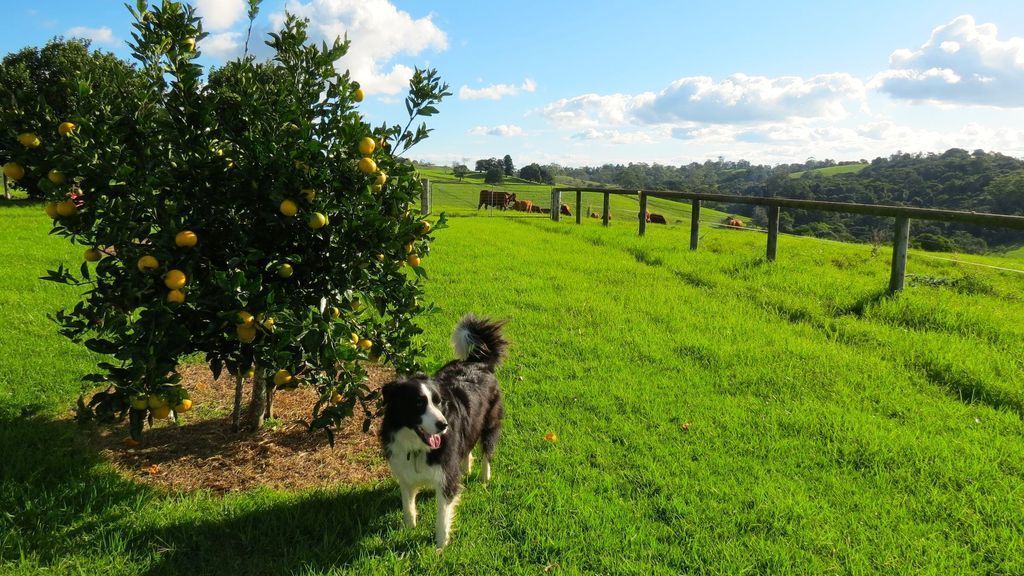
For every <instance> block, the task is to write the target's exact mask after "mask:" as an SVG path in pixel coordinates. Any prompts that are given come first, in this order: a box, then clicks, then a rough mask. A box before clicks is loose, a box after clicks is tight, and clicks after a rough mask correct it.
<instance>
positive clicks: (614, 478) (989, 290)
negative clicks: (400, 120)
mask: <svg viewBox="0 0 1024 576" xmlns="http://www.w3.org/2000/svg"><path fill="white" fill-rule="evenodd" d="M521 186H525V185H521ZM474 189H475V190H477V191H478V190H479V186H478V185H474ZM475 193H476V192H473V194H474V195H475ZM538 193H539V194H541V195H540V196H539V198H540V199H544V198H545V197H546V191H545V189H544V187H540V188H538ZM467 194H468V192H467ZM474 201H475V198H474ZM474 208H475V207H474ZM627 208H628V207H624V208H623V209H624V210H625V209H627ZM634 210H635V208H634ZM469 212H470V211H469V210H468V209H467V210H466V212H465V213H464V214H468V213H469ZM634 213H635V212H634ZM456 215H459V214H456ZM624 218H625V217H624ZM47 229H48V223H47V222H46V220H45V217H44V216H43V215H42V213H41V209H40V208H39V207H38V206H23V205H17V204H15V205H11V204H6V205H0V257H2V258H3V261H4V262H5V264H6V266H5V268H4V269H5V274H3V275H0V321H2V324H3V326H4V327H5V328H6V330H5V331H3V332H0V455H2V463H0V506H2V510H3V513H0V573H4V574H39V573H42V574H79V573H81V574H109V575H115V574H178V573H192V574H343V573H344V574H467V575H476V574H542V573H553V574H679V573H714V574H736V573H771V574H783V573H805V574H821V573H858V574H859V573H886V574H888V573H944V574H945V573H968V572H970V573H1001V574H1019V573H1022V572H1024V513H1022V509H1024V490H1022V489H1021V487H1022V485H1024V427H1022V425H1021V417H1022V415H1024V387H1022V385H1024V377H1022V374H1024V356H1022V354H1021V350H1024V324H1022V322H1021V319H1022V318H1024V275H1021V274H1017V273H1012V272H1004V271H999V270H994V269H987V268H976V267H971V266H967V265H964V264H958V263H953V262H948V261H942V260H935V259H931V258H926V257H924V256H923V255H921V254H918V253H913V252H912V253H911V255H910V259H909V264H908V269H909V272H910V273H911V274H912V276H911V277H910V278H909V286H908V288H907V290H906V291H905V292H904V293H902V294H901V295H900V296H899V297H897V298H888V297H886V296H885V295H884V292H883V289H884V287H885V286H886V283H887V278H888V271H889V250H888V249H887V248H882V249H881V250H879V251H878V253H876V254H873V253H872V248H871V247H870V246H862V245H842V244H837V243H828V242H821V241H816V240H814V239H810V238H792V237H783V238H781V239H780V245H779V261H778V262H776V263H774V264H768V263H766V262H765V261H764V260H763V259H762V258H761V255H762V253H763V242H764V236H763V235H761V234H759V233H756V232H746V231H733V230H718V229H709V228H705V231H704V233H703V236H702V239H701V248H700V250H698V251H697V252H690V251H689V250H687V249H685V246H686V245H687V241H688V224H687V223H685V222H684V223H682V224H679V225H670V226H666V227H651V228H649V229H648V235H647V236H646V237H644V238H638V237H637V236H636V233H635V225H634V223H633V221H632V220H629V221H628V222H620V221H615V222H614V223H613V225H612V226H611V227H610V228H607V229H606V228H603V227H601V226H600V225H599V224H598V223H597V222H596V221H587V222H586V223H585V225H583V226H576V225H575V224H572V223H569V222H565V221H563V222H561V223H554V222H550V221H549V220H546V219H544V218H539V217H537V218H528V217H521V216H520V217H517V216H514V215H513V216H507V217H506V216H498V215H495V213H493V212H491V213H487V215H486V216H481V217H478V218H469V217H458V218H453V219H452V220H451V228H449V229H447V230H443V231H440V232H439V233H438V235H437V238H438V240H437V242H436V244H435V245H434V248H433V249H432V253H431V256H430V257H429V258H428V259H426V260H425V263H424V264H425V267H426V268H427V270H428V272H429V274H430V280H429V282H428V284H427V288H428V294H429V296H430V298H431V299H432V300H433V301H434V302H436V304H437V308H436V309H435V311H434V312H432V313H431V314H430V315H428V316H426V317H424V318H423V319H422V324H423V327H424V329H425V333H424V335H423V337H424V340H425V343H426V344H427V358H426V362H427V364H428V365H430V366H432V367H436V366H438V365H440V364H441V363H443V362H444V361H445V360H446V359H447V358H448V357H449V355H450V351H449V349H448V344H447V339H448V334H449V331H450V329H451V327H452V325H453V324H454V322H455V321H456V319H457V318H458V317H459V316H460V315H461V314H462V313H464V312H466V311H469V310H473V311H476V312H479V313H483V314H488V315H493V316H497V317H502V318H508V319H509V320H510V323H509V325H508V334H509V337H510V339H511V341H512V342H513V346H512V349H511V355H510V357H509V360H508V362H507V363H506V364H505V366H504V367H503V368H502V369H501V370H500V373H499V378H500V379H501V381H502V383H503V386H504V389H505V394H506V404H507V411H508V418H507V421H506V426H505V434H504V437H503V441H502V445H501V446H500V448H499V453H498V457H497V459H496V462H495V479H494V481H493V482H491V483H490V485H488V486H484V485H482V484H480V483H479V482H478V481H477V479H476V477H475V474H474V476H473V477H472V478H470V479H469V481H468V485H467V490H466V492H465V493H464V497H463V500H462V505H461V506H460V508H459V514H458V517H457V519H456V521H455V531H454V540H453V544H452V545H451V546H450V547H449V548H447V549H446V550H445V551H444V553H443V554H440V555H439V554H437V553H435V551H434V548H433V544H432V542H433V539H432V538H433V536H432V534H433V532H432V522H433V519H434V512H433V501H432V499H431V498H425V499H423V498H421V504H420V511H421V514H422V516H421V526H420V527H418V528H416V529H415V530H412V531H406V530H404V529H402V528H401V512H400V510H399V497H398V489H397V486H396V485H395V484H394V483H393V482H392V481H391V480H386V481H383V482H381V483H379V484H372V485H361V486H341V485H334V486H323V487H322V488H321V489H318V490H315V491H307V492H299V493H287V492H278V491H271V490H256V491H252V492H246V493H241V494H232V495H227V496H223V497H222V496H217V495H214V494H211V493H202V492H201V493H164V492H160V491H156V490H153V489H151V488H148V487H145V486H141V485H139V484H136V483H134V482H132V481H131V480H128V479H125V478H123V477H121V476H119V475H117V474H116V473H115V472H114V471H113V470H112V469H111V467H110V466H109V465H107V464H105V463H104V462H103V460H102V459H101V458H100V457H99V456H98V455H97V454H95V453H91V452H89V451H88V450H86V449H85V448H83V443H82V441H81V435H80V432H79V431H78V430H77V429H76V427H75V426H74V425H72V424H69V423H67V421H66V420H61V419H57V418H56V417H55V416H56V415H57V414H59V413H61V412H63V411H65V410H66V409H67V408H68V407H69V406H71V404H72V403H73V401H74V399H75V398H76V396H77V394H78V392H79V386H78V383H77V379H78V377H79V376H80V375H81V374H83V373H84V372H85V371H87V370H88V367H89V365H90V364H91V363H92V362H94V361H95V358H94V357H92V356H91V355H90V354H88V353H86V352H85V351H84V350H83V349H81V348H79V347H77V346H75V345H73V344H71V343H69V342H66V341H65V340H63V339H62V338H61V337H59V336H58V335H57V334H56V330H55V326H54V324H52V323H51V322H50V321H48V320H47V319H46V315H47V314H52V313H53V312H54V311H56V310H57V309H58V308H59V307H61V306H63V305H67V304H69V303H71V302H72V301H73V300H74V297H75V295H74V293H73V291H70V290H67V289H64V288H61V287H58V286H55V285H51V284H46V283H43V282H40V281H38V280H36V278H37V277H38V276H40V275H41V274H42V273H43V272H44V270H45V268H46V267H47V266H52V265H54V264H56V263H57V262H59V261H69V262H72V261H77V260H78V259H79V258H80V254H79V250H77V249H71V248H68V247H67V246H65V244H64V243H63V242H62V241H61V240H59V239H56V238H52V237H48V236H47V235H46V232H47ZM978 259H979V261H981V262H984V263H986V264H989V265H993V266H996V265H1002V266H1007V267H1012V264H1015V263H1014V262H1013V261H1008V260H1005V259H999V258H994V257H985V258H982V257H979V258H978ZM1016 264H1017V265H1018V266H1019V262H1018V263H1016ZM684 424H685V425H687V426H684ZM684 428H688V429H684ZM548 432H554V433H556V434H557V435H558V441H557V442H555V443H549V442H546V441H545V440H544V435H545V434H546V433H548ZM368 441H372V439H369V440H368Z"/></svg>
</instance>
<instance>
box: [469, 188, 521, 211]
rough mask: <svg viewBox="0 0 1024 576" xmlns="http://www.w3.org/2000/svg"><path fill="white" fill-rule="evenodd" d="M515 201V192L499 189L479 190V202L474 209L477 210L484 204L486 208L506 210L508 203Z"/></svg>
mask: <svg viewBox="0 0 1024 576" xmlns="http://www.w3.org/2000/svg"><path fill="white" fill-rule="evenodd" d="M515 201H516V195H515V194H510V193H508V192H502V191H500V190H481V191H480V204H479V205H478V206H477V207H476V209H477V210H479V209H481V208H483V207H484V206H486V207H488V208H501V209H502V210H508V207H509V205H510V204H514V203H515Z"/></svg>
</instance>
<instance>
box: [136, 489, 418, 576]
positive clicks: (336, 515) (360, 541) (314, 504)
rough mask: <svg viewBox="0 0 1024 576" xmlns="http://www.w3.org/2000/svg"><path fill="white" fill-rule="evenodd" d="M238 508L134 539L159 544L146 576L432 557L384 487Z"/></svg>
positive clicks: (280, 570) (394, 494) (286, 570)
mask: <svg viewBox="0 0 1024 576" xmlns="http://www.w3.org/2000/svg"><path fill="white" fill-rule="evenodd" d="M421 500H425V499H423V498H421ZM430 502H432V501H421V503H420V510H421V512H425V511H426V510H427V509H428V508H433V507H432V506H431V504H430ZM246 508H249V509H246V510H244V511H242V512H239V513H229V514H228V516H227V517H226V518H224V517H218V518H211V519H210V520H209V521H207V522H202V523H198V524H197V523H194V522H190V521H186V522H181V523H175V524H171V525H168V526H164V527H161V528H160V529H158V530H155V531H153V532H150V533H147V534H142V535H140V537H141V538H142V539H143V541H144V542H147V543H155V542H159V543H161V545H162V546H164V551H163V552H162V553H161V555H160V558H159V560H158V561H157V562H156V563H155V564H152V565H151V566H150V568H149V570H147V571H146V574H150V575H154V576H156V575H163V574H184V573H194V574H246V575H258V574H268V575H270V574H292V573H295V572H300V571H310V572H321V571H329V570H331V569H339V568H344V567H347V566H350V565H351V564H352V563H353V562H354V561H356V560H357V559H359V558H365V557H367V556H370V557H389V556H395V555H397V556H403V555H407V554H410V553H414V552H415V551H422V550H429V551H431V552H432V551H433V540H432V530H428V528H427V527H425V526H424V525H423V523H421V524H420V527H419V528H417V529H416V530H414V531H404V530H402V529H401V518H400V514H399V513H398V510H399V509H400V504H399V498H398V491H397V489H392V488H391V487H389V486H388V485H378V486H370V487H354V488H348V489H342V490H340V491H335V490H330V491H328V490H319V491H315V492H308V493H305V494H302V495H298V496H294V497H286V498H282V499H280V500H271V501H266V500H262V499H260V501H259V503H258V504H257V505H256V507H255V509H251V508H250V507H248V506H247V507H246ZM421 520H422V521H424V522H426V523H427V524H430V522H429V521H428V519H427V518H421Z"/></svg>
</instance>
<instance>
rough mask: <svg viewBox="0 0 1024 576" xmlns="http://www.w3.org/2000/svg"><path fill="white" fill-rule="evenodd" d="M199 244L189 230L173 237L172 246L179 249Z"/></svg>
mask: <svg viewBox="0 0 1024 576" xmlns="http://www.w3.org/2000/svg"><path fill="white" fill-rule="evenodd" d="M198 243H199V237H198V236H196V233H195V232H193V231H191V230H182V231H181V232H178V233H177V234H175V235H174V245H175V246H177V247H179V248H192V247H193V246H195V245H196V244H198Z"/></svg>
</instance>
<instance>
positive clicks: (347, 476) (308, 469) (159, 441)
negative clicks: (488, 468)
mask: <svg viewBox="0 0 1024 576" xmlns="http://www.w3.org/2000/svg"><path fill="white" fill-rule="evenodd" d="M180 371H181V375H182V386H184V387H185V388H186V389H187V390H188V391H189V394H190V396H191V397H192V400H193V402H194V407H193V408H192V410H191V411H189V412H188V413H186V414H185V415H184V416H183V417H182V418H181V423H180V424H175V423H173V421H172V420H170V419H168V420H164V421H158V422H156V423H155V425H154V427H153V428H149V427H148V425H147V427H146V430H145V435H144V441H143V444H142V445H141V446H137V447H128V446H126V445H125V444H124V439H125V437H126V436H127V430H126V429H125V427H124V426H125V425H114V426H113V427H99V428H96V429H95V431H94V432H93V433H92V434H91V436H90V438H89V442H90V443H91V444H92V446H93V448H94V449H96V450H98V451H99V452H100V454H101V455H102V456H103V457H104V458H106V459H107V460H108V461H110V462H111V463H112V464H113V465H114V466H115V467H116V468H117V469H118V470H120V471H121V472H122V473H124V474H125V475H127V476H130V477H132V478H135V479H138V480H139V481H141V482H144V483H147V484H152V485H154V486H159V487H163V488H167V489H170V490H174V491H192V490H211V491H214V492H220V493H225V492H233V491H240V490H246V489H250V488H254V487H257V486H266V487H271V488H276V489H301V488H311V487H316V486H323V485H327V484H337V483H342V484H358V483H364V482H368V481H372V480H378V479H381V478H383V477H385V475H386V474H387V467H386V464H385V462H384V460H383V458H382V456H381V454H380V446H379V441H378V440H377V426H376V424H374V425H373V426H372V427H371V428H370V430H369V432H363V430H362V416H361V415H360V414H358V411H357V414H356V416H355V417H354V418H352V419H350V420H349V421H348V422H347V423H346V424H345V425H344V426H343V427H342V429H340V430H338V431H337V433H336V434H335V440H334V447H333V448H332V447H331V445H330V444H329V443H328V442H327V436H326V435H325V434H324V433H323V432H317V433H313V432H310V431H309V430H308V429H307V428H306V426H305V424H303V423H302V421H303V420H306V421H308V420H309V418H310V416H311V413H312V408H313V404H314V403H315V402H316V400H317V395H316V393H315V392H314V391H313V390H311V389H304V388H300V389H297V390H291V391H278V392H277V394H276V395H275V396H274V412H275V417H276V422H277V424H276V425H274V426H267V427H264V429H263V430H261V431H259V432H256V433H252V432H248V431H244V432H232V431H231V405H232V402H233V399H234V379H233V378H232V377H231V376H229V375H227V374H226V373H225V374H223V375H222V376H221V378H220V379H218V380H215V379H214V378H213V374H212V373H211V372H210V370H209V368H208V367H206V366H202V365H197V366H191V365H189V366H182V368H181V370H180ZM369 372H370V381H369V385H370V387H371V389H376V388H379V387H380V386H382V385H383V384H384V383H385V382H387V381H388V380H389V379H391V378H393V377H394V372H392V371H391V370H388V369H384V368H381V367H371V368H370V370H369ZM249 393H250V390H249V386H248V383H247V385H246V397H245V400H244V402H245V404H248V395H249Z"/></svg>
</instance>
